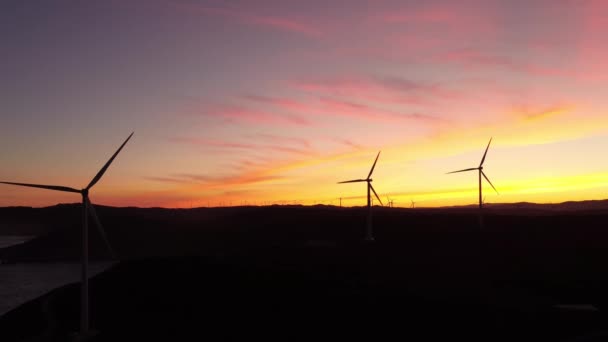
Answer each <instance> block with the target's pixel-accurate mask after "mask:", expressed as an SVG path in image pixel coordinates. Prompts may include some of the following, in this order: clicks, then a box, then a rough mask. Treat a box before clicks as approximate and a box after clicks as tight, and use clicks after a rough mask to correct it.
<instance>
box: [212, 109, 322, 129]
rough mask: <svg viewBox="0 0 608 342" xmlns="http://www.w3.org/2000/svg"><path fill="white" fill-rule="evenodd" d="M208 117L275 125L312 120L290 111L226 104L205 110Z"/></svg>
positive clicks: (301, 123) (305, 122) (304, 122)
mask: <svg viewBox="0 0 608 342" xmlns="http://www.w3.org/2000/svg"><path fill="white" fill-rule="evenodd" d="M203 115H205V116H208V117H212V118H217V119H222V120H225V121H226V122H229V123H252V124H273V125H285V124H289V125H298V126H308V125H311V124H312V122H311V121H310V120H308V119H306V118H304V117H302V116H299V115H294V114H290V113H284V112H283V113H274V112H270V111H266V110H257V109H251V108H246V107H241V106H233V105H224V106H219V107H216V108H212V109H210V110H208V111H205V113H204V114H203Z"/></svg>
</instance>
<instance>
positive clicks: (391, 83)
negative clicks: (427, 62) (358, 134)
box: [294, 77, 460, 106]
mask: <svg viewBox="0 0 608 342" xmlns="http://www.w3.org/2000/svg"><path fill="white" fill-rule="evenodd" d="M294 86H295V87H296V88H297V89H300V90H303V91H306V92H314V93H318V94H321V95H322V96H337V97H347V98H356V99H359V100H363V101H368V102H376V103H384V104H387V103H392V104H406V105H422V106H424V105H433V104H434V103H436V102H437V100H444V99H449V100H453V99H456V98H458V97H459V96H460V94H459V92H457V91H454V90H449V89H447V88H445V87H443V86H441V85H439V84H432V83H426V82H418V81H412V80H408V79H404V78H400V77H344V78H333V79H325V80H308V81H298V82H295V83H294Z"/></svg>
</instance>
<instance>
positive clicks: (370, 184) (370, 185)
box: [369, 183, 384, 206]
mask: <svg viewBox="0 0 608 342" xmlns="http://www.w3.org/2000/svg"><path fill="white" fill-rule="evenodd" d="M369 188H370V189H372V191H373V192H374V195H376V198H377V199H378V202H380V205H381V206H384V204H383V203H382V200H381V199H380V196H378V194H377V193H376V190H374V187H373V186H372V183H369Z"/></svg>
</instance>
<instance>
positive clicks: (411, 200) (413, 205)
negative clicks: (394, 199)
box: [410, 199, 416, 209]
mask: <svg viewBox="0 0 608 342" xmlns="http://www.w3.org/2000/svg"><path fill="white" fill-rule="evenodd" d="M410 202H412V209H414V208H416V202H414V200H413V199H410Z"/></svg>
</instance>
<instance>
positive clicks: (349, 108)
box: [320, 97, 442, 122]
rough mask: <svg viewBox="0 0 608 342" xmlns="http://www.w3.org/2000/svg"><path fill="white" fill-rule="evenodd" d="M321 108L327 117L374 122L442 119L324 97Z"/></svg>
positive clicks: (435, 120)
mask: <svg viewBox="0 0 608 342" xmlns="http://www.w3.org/2000/svg"><path fill="white" fill-rule="evenodd" d="M320 102H321V108H322V109H323V112H324V113H326V114H327V115H334V116H341V117H347V118H348V117H354V118H359V119H367V120H372V121H376V122H377V121H378V120H381V121H393V122H394V121H407V120H412V121H425V122H440V121H442V119H441V118H439V117H437V116H434V115H428V114H422V113H401V112H395V111H391V110H385V109H381V108H376V107H372V106H369V105H366V104H361V103H356V102H351V101H342V100H337V99H333V98H328V97H323V98H321V99H320Z"/></svg>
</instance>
